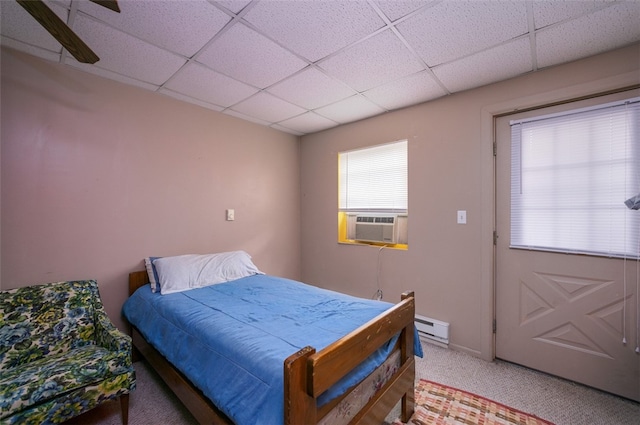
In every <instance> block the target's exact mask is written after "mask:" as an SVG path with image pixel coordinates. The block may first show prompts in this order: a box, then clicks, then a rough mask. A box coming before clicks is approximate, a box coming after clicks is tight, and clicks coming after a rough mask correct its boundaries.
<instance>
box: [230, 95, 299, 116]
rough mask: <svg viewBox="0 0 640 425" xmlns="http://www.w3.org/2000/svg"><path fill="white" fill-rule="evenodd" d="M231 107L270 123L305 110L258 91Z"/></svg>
mask: <svg viewBox="0 0 640 425" xmlns="http://www.w3.org/2000/svg"><path fill="white" fill-rule="evenodd" d="M232 109H233V110H234V111H237V112H240V113H242V114H245V115H249V116H251V117H255V118H258V119H261V120H264V121H267V122H271V123H274V122H278V121H282V120H285V119H287V118H291V117H293V116H295V115H299V114H302V113H304V112H305V110H304V109H302V108H300V107H298V106H296V105H293V104H291V103H289V102H285V101H284V100H282V99H278V98H277V97H275V96H272V95H270V94H269V93H264V92H262V93H258V94H256V95H255V96H252V97H250V98H249V99H247V100H244V101H242V102H240V103H238V104H237V105H234V106H233V108H232Z"/></svg>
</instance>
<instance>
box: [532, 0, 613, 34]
mask: <svg viewBox="0 0 640 425" xmlns="http://www.w3.org/2000/svg"><path fill="white" fill-rule="evenodd" d="M610 4H611V0H565V1H558V0H537V1H534V2H531V8H532V10H533V22H534V25H535V29H539V28H544V27H546V26H548V25H551V24H555V23H556V22H561V21H564V20H565V19H572V18H577V17H579V16H581V15H583V14H585V13H588V12H592V11H594V10H596V9H598V8H602V7H604V6H606V5H610Z"/></svg>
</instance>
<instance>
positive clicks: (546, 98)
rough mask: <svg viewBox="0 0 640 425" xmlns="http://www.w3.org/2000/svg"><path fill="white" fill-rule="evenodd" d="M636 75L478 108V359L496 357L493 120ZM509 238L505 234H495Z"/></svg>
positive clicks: (581, 96)
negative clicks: (480, 239) (479, 220)
mask: <svg viewBox="0 0 640 425" xmlns="http://www.w3.org/2000/svg"><path fill="white" fill-rule="evenodd" d="M639 88H640V84H639V83H638V76H637V73H636V72H628V73H625V74H621V75H617V76H614V77H609V78H605V79H599V80H595V81H591V82H588V83H582V84H576V85H573V86H568V87H560V88H558V89H555V90H550V91H546V92H542V93H536V94H533V95H530V96H525V97H520V98H516V99H509V100H505V101H502V102H499V103H494V104H491V105H487V106H484V107H482V108H481V111H480V114H481V143H482V146H481V150H482V152H483V155H482V161H481V162H482V164H481V174H482V188H483V196H482V205H481V211H482V216H483V217H486V219H483V220H482V226H481V234H482V240H483V241H485V242H483V243H482V246H481V249H480V255H481V260H482V261H481V264H482V270H481V276H480V286H481V291H480V294H481V295H480V305H481V309H480V312H481V317H480V334H481V335H480V352H479V353H476V354H477V355H478V356H479V357H480V358H482V359H484V360H487V361H492V360H494V359H495V355H496V340H495V328H494V325H495V320H496V275H497V273H496V272H497V270H496V245H495V243H494V237H495V235H496V233H495V232H496V231H497V223H496V208H497V206H496V195H497V194H496V152H495V146H496V120H497V119H498V118H500V117H502V116H505V115H511V114H514V113H519V112H526V111H530V110H536V109H542V108H546V107H549V106H555V105H562V104H567V103H571V102H575V101H579V100H585V99H590V98H595V97H600V96H604V95H607V94H614V93H620V92H624V91H628V90H633V89H639ZM497 237H498V238H500V237H508V235H497Z"/></svg>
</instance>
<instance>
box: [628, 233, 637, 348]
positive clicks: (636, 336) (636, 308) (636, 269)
mask: <svg viewBox="0 0 640 425" xmlns="http://www.w3.org/2000/svg"><path fill="white" fill-rule="evenodd" d="M636 253H637V257H636V354H640V293H639V292H638V291H639V290H640V234H639V235H638V248H637V251H636ZM625 303H626V301H625Z"/></svg>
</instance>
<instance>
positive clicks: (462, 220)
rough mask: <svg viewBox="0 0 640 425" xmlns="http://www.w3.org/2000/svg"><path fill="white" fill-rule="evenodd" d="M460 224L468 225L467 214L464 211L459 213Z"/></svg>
mask: <svg viewBox="0 0 640 425" xmlns="http://www.w3.org/2000/svg"><path fill="white" fill-rule="evenodd" d="M458 224H467V212H466V211H464V210H459V211H458Z"/></svg>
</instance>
